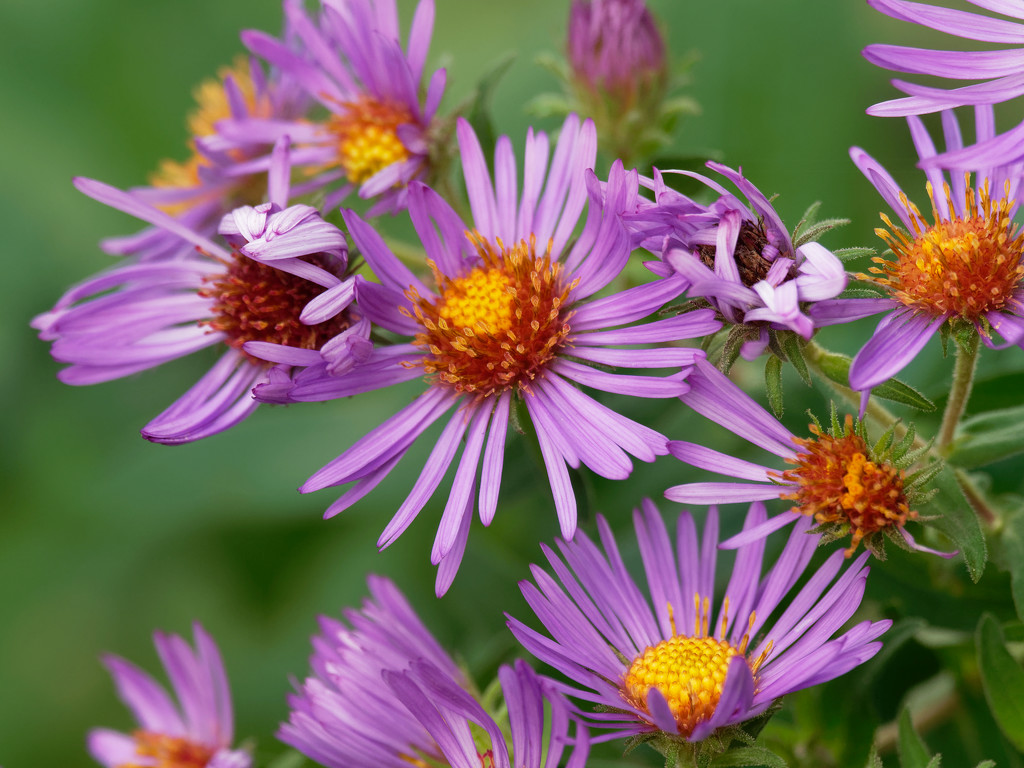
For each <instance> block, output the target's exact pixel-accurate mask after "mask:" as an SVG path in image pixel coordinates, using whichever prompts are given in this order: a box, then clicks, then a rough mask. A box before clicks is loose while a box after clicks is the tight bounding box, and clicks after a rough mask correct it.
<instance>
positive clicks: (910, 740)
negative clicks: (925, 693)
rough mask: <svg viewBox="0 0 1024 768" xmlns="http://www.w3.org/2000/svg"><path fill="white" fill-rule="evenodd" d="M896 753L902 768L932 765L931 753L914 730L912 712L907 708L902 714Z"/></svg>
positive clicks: (923, 767)
mask: <svg viewBox="0 0 1024 768" xmlns="http://www.w3.org/2000/svg"><path fill="white" fill-rule="evenodd" d="M896 751H897V752H899V756H900V768H928V766H929V765H931V760H932V756H931V753H930V752H929V751H928V747H927V746H926V745H925V743H924V741H923V740H922V739H921V737H920V736H919V735H918V733H917V731H916V730H914V723H913V722H912V721H911V719H910V710H909V709H906V708H904V710H903V712H902V713H901V714H900V721H899V726H898V739H897V741H896Z"/></svg>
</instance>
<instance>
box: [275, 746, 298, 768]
mask: <svg viewBox="0 0 1024 768" xmlns="http://www.w3.org/2000/svg"><path fill="white" fill-rule="evenodd" d="M304 765H306V757H305V755H303V754H302V753H301V752H296V751H295V750H294V749H290V750H288V751H287V752H285V753H284V754H281V755H278V756H277V757H275V758H274V759H273V760H271V761H270V762H269V763H267V768H301V766H304Z"/></svg>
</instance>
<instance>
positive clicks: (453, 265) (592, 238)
mask: <svg viewBox="0 0 1024 768" xmlns="http://www.w3.org/2000/svg"><path fill="white" fill-rule="evenodd" d="M457 133H458V139H459V146H460V149H461V153H462V162H463V167H464V169H465V178H466V189H467V190H468V192H469V199H470V205H471V208H472V211H473V218H474V222H473V225H472V227H468V226H467V225H466V224H465V223H463V221H462V220H461V219H460V218H459V216H458V215H457V214H456V213H455V212H454V211H453V210H452V209H451V208H450V207H449V206H448V204H447V203H446V202H444V201H443V200H442V199H441V198H440V197H439V196H438V195H437V194H436V193H435V192H433V191H432V190H431V189H429V188H428V187H426V186H424V185H421V184H418V183H413V184H412V185H411V186H410V189H409V212H410V214H411V217H412V221H413V225H414V226H415V228H416V231H417V233H418V234H419V236H420V238H421V240H422V242H423V245H424V247H425V248H426V251H427V256H428V258H429V261H428V263H429V264H430V267H431V270H432V271H433V273H434V284H435V285H436V287H435V288H431V287H428V286H427V285H426V284H424V283H423V282H421V281H420V279H419V278H418V277H416V276H415V275H414V274H413V273H412V272H411V271H409V269H408V268H407V267H406V266H404V265H403V264H402V263H401V262H400V261H399V260H398V259H397V258H396V257H395V256H394V255H393V254H392V253H391V251H390V250H389V249H388V248H387V246H386V245H385V244H384V242H383V240H382V239H381V238H380V236H379V235H377V234H376V233H375V232H374V231H373V230H372V229H371V228H370V227H369V226H368V225H367V224H366V223H365V222H364V221H363V220H362V219H360V218H359V217H358V216H357V215H356V214H355V213H353V212H351V211H349V212H346V214H345V221H346V223H347V224H348V228H349V232H350V234H351V237H352V239H353V241H354V243H355V244H356V245H357V246H358V248H359V251H360V253H361V254H362V255H363V256H364V257H365V259H366V261H367V263H368V264H369V265H370V267H371V268H372V269H373V272H374V273H375V274H376V275H377V276H378V277H379V279H380V282H379V283H371V282H368V281H360V282H358V283H357V289H356V290H357V296H358V300H359V305H360V308H361V311H362V312H364V313H365V315H366V317H367V318H368V319H369V320H370V321H372V322H373V323H374V324H376V325H379V326H380V327H382V328H385V329H387V330H389V331H392V332H394V333H396V334H400V335H402V336H404V337H406V338H407V339H408V341H406V342H405V343H400V344H396V345H394V346H392V347H389V348H386V349H381V350H378V351H375V352H374V353H373V354H372V355H371V356H370V357H369V358H368V359H367V360H366V361H365V362H364V363H363V364H361V365H359V366H356V367H354V368H353V369H352V370H351V371H350V372H349V373H348V374H346V375H345V376H331V375H330V374H329V373H328V371H327V370H326V366H325V365H324V364H321V365H318V366H310V367H309V368H307V369H305V370H303V371H301V372H300V373H298V374H296V375H295V378H294V383H292V384H291V385H289V386H287V387H283V388H282V387H277V386H262V387H258V388H257V390H256V396H257V397H258V398H263V399H272V400H275V401H285V402H296V401H314V400H329V399H334V398H339V397H348V396H350V395H353V394H358V393H360V392H365V391H369V390H373V389H378V388H380V387H384V386H388V385H391V384H395V383H398V382H400V381H407V380H410V379H414V378H421V377H422V378H424V382H425V391H424V393H423V394H422V395H420V396H419V397H418V398H416V400H415V401H413V403H412V404H411V405H409V406H407V407H406V408H404V409H403V410H402V411H400V412H399V413H397V414H396V415H395V416H393V417H391V418H390V419H388V420H387V421H385V422H384V423H383V424H382V425H381V426H379V427H378V428H376V429H374V430H373V431H371V432H370V433H369V434H367V435H366V436H365V437H363V438H362V439H360V440H358V441H357V442H356V443H355V444H354V445H353V446H352V447H351V448H349V449H348V450H347V451H345V452H344V453H343V454H342V455H341V456H339V457H338V458H337V459H335V460H334V461H332V462H330V463H329V464H327V465H326V466H325V467H324V468H323V469H321V470H320V471H318V472H317V473H315V474H314V475H313V476H312V477H311V478H310V479H309V480H307V481H306V483H305V484H304V485H303V486H302V487H301V488H300V490H301V491H303V492H308V491H315V490H319V489H322V488H327V487H331V486H336V485H343V484H346V483H354V485H353V487H352V488H351V489H350V490H349V491H348V492H347V493H346V494H345V495H343V496H342V497H341V498H340V499H339V500H338V501H337V502H335V503H334V504H332V505H331V507H330V508H329V509H328V510H327V513H326V514H327V516H331V515H334V514H337V513H338V512H340V511H341V510H343V509H345V508H347V507H348V506H350V505H351V504H353V503H354V502H355V501H356V500H358V499H360V498H362V497H363V496H364V495H365V494H366V493H368V492H369V491H370V490H372V489H373V488H374V487H376V486H377V484H378V483H380V482H381V481H382V480H383V479H384V478H385V477H386V476H387V475H388V473H389V472H390V471H391V470H392V469H393V468H394V466H395V465H396V464H397V463H398V461H399V460H400V459H401V458H402V456H403V455H404V454H405V452H406V451H407V450H408V449H409V447H410V446H411V445H412V443H413V442H414V441H415V440H416V438H417V437H419V436H420V435H421V434H422V433H423V432H424V431H425V430H426V429H427V428H428V427H429V426H430V425H431V424H432V423H434V422H435V421H437V420H438V419H439V418H440V417H441V416H442V415H444V414H445V413H448V412H450V411H453V410H454V414H453V415H452V416H451V418H450V420H449V421H448V423H447V425H446V426H445V428H444V430H443V432H442V434H441V437H440V438H439V440H438V442H437V444H436V445H435V447H434V449H433V452H432V454H431V456H430V458H429V459H428V460H427V464H426V466H425V467H424V470H423V472H422V474H421V475H420V477H419V479H418V480H417V482H416V484H415V486H414V487H413V489H412V492H411V493H410V494H409V496H408V498H407V499H406V500H405V502H404V503H403V504H402V506H401V507H400V508H399V510H398V512H397V513H396V514H395V516H394V518H393V519H392V520H391V522H390V523H389V524H388V526H387V527H386V528H385V530H384V533H383V534H382V535H381V537H380V539H379V541H378V545H379V546H380V547H385V546H387V545H388V544H390V543H391V542H392V541H394V540H395V539H396V538H397V537H398V536H399V535H400V534H401V533H402V532H403V531H404V530H405V529H406V527H407V526H408V525H409V524H410V523H411V522H412V520H413V519H414V518H415V516H416V515H417V514H418V513H419V511H420V510H421V509H422V508H423V506H424V505H425V504H426V503H427V501H428V500H429V498H430V496H431V495H432V494H433V493H434V491H435V490H436V488H437V487H438V485H439V484H440V482H441V480H442V478H443V477H444V475H445V472H446V471H447V470H448V468H449V466H450V465H451V464H452V462H453V460H454V457H455V453H456V451H457V450H458V448H459V446H460V444H461V443H462V442H463V440H465V449H464V451H463V454H462V458H461V460H460V461H459V462H458V470H457V471H456V474H455V480H454V484H453V487H452V490H451V493H450V495H449V498H448V502H447V504H446V506H445V510H444V513H443V515H442V518H441V523H440V527H439V528H438V532H437V537H436V539H435V541H434V547H433V551H432V554H431V560H432V562H433V563H434V564H435V565H436V564H440V565H441V568H440V570H439V573H438V582H437V590H438V594H442V593H443V592H444V591H445V590H446V589H447V588H448V586H449V585H450V584H451V580H452V578H454V575H455V571H456V570H457V568H458V564H459V562H460V561H461V559H462V554H463V551H464V548H465V544H466V539H467V536H468V534H469V523H470V520H471V518H472V513H473V510H474V507H475V506H476V502H475V499H474V496H475V495H476V493H477V489H479V509H480V519H481V521H482V522H483V523H484V524H485V525H489V524H490V522H491V520H492V519H493V517H494V513H495V509H496V506H497V499H498V487H499V484H500V481H501V471H502V464H503V461H504V450H505V448H504V446H505V438H506V433H507V431H508V423H509V416H510V412H511V408H512V406H513V401H516V400H518V401H521V402H522V403H523V404H524V405H525V409H526V411H527V413H528V414H529V418H530V420H531V422H532V424H533V427H534V430H535V432H536V435H537V440H538V442H539V444H540V450H541V453H542V455H543V460H544V464H545V467H546V469H547V473H548V479H549V481H550V484H551V489H552V493H553V494H554V500H555V507H556V509H557V511H558V518H559V522H560V523H561V529H562V534H563V536H565V537H566V538H571V537H572V534H573V533H574V531H575V529H576V499H575V496H574V494H573V490H572V485H571V482H570V476H569V467H574V468H575V467H578V466H579V465H580V464H581V463H582V464H585V465H587V466H588V467H589V468H590V469H592V470H593V471H594V472H596V473H597V474H599V475H601V476H602V477H607V478H612V479H624V478H626V477H628V476H629V474H630V472H631V471H632V462H631V460H630V458H629V455H630V454H631V455H633V456H635V457H637V458H639V459H641V460H643V461H653V460H654V459H655V457H656V456H661V455H664V454H665V453H666V451H667V449H666V447H665V445H666V443H667V438H665V437H664V436H663V435H660V434H659V433H657V432H656V431H654V430H652V429H649V428H648V427H645V426H643V425H641V424H637V423H636V422H634V421H631V420H630V419H627V418H625V417H624V416H621V415H619V414H618V413H616V412H615V411H613V410H611V409H610V408H608V407H607V406H605V405H602V404H601V403H599V402H597V401H596V400H594V399H593V398H591V397H590V396H588V395H586V394H584V393H583V392H582V391H581V390H579V389H577V388H576V387H575V386H574V384H582V385H584V386H586V387H592V388H595V389H600V390H603V391H606V392H615V393H621V394H630V395H634V396H637V397H675V396H678V395H679V394H681V393H682V392H684V391H685V390H686V384H685V382H684V381H683V380H682V379H683V376H684V375H685V371H686V370H687V369H688V367H689V366H691V365H692V364H693V361H694V360H695V359H697V358H700V357H702V356H703V353H701V352H700V351H699V350H695V349H689V348H681V347H672V346H667V345H665V343H666V342H674V341H677V340H680V339H686V338H692V337H695V336H701V335H704V334H707V333H711V332H714V331H716V330H717V329H718V328H719V327H720V326H719V323H717V322H716V321H715V320H714V318H713V317H712V314H713V313H712V312H711V311H710V310H706V311H703V312H693V313H689V314H687V315H685V316H681V317H673V318H668V319H662V320H655V321H653V322H648V323H645V324H642V325H632V326H630V325H629V324H631V323H635V322H636V321H639V320H645V319H647V318H649V317H650V316H651V315H652V313H654V312H656V311H657V310H658V309H659V308H660V307H661V306H662V305H663V304H664V303H665V302H666V301H669V300H671V299H672V298H674V297H675V296H677V295H678V294H679V292H680V291H681V290H682V288H683V286H684V283H683V281H682V279H681V278H678V277H671V278H668V279H664V280H657V281H654V282H652V283H648V284H645V285H640V286H637V287H635V288H630V289H627V290H624V291H620V292H618V293H612V294H611V295H608V296H605V297H602V298H600V299H595V300H592V301H587V299H591V298H592V297H593V296H594V294H595V293H597V292H598V291H600V290H602V289H604V288H606V287H607V286H608V285H609V284H610V283H611V282H612V281H613V280H614V279H615V278H616V277H617V276H618V275H619V273H620V272H621V271H622V269H623V268H624V267H625V265H626V262H627V261H628V259H629V255H630V247H629V237H628V235H627V234H626V231H625V229H624V227H623V225H622V222H621V221H620V218H619V216H618V212H619V211H621V210H625V209H626V208H628V207H629V206H630V205H633V204H634V202H635V197H636V194H637V177H636V175H635V172H633V173H631V174H627V173H625V172H624V171H623V170H622V166H621V164H617V165H616V166H615V167H614V168H613V170H612V172H611V176H610V178H609V181H608V184H607V185H606V190H605V192H606V194H605V204H604V206H600V205H598V204H596V203H595V202H594V201H593V200H592V201H591V205H590V208H589V211H588V215H587V218H586V221H585V223H584V225H583V228H582V231H581V232H580V233H579V236H578V237H576V238H575V239H572V238H573V233H574V232H575V230H576V226H577V223H578V219H579V217H580V214H581V212H582V210H583V207H584V204H585V202H586V198H587V180H588V175H589V177H590V182H591V189H592V192H593V194H594V196H595V197H597V196H599V195H600V194H601V190H599V189H598V185H597V183H596V181H595V180H594V179H593V176H592V173H591V172H590V171H589V168H590V167H591V166H592V165H593V162H594V155H595V133H594V126H593V123H591V122H590V121H586V122H584V123H583V124H582V125H581V124H580V122H579V120H578V119H577V118H576V117H575V116H571V117H570V118H569V119H568V120H566V122H565V124H564V125H563V127H562V130H561V133H560V136H559V140H558V145H557V147H556V148H555V152H554V157H553V160H552V162H551V166H550V168H549V167H548V163H547V160H548V139H547V136H546V135H544V134H543V133H537V134H534V133H533V132H532V131H531V132H530V133H529V134H528V136H527V140H526V160H525V169H524V179H523V190H522V197H521V199H520V198H519V196H518V195H517V193H516V170H515V169H516V161H515V157H514V155H513V152H512V147H511V142H510V141H509V140H508V137H502V138H501V139H500V140H499V141H498V143H497V149H496V154H495V169H496V171H495V179H494V184H493V186H492V181H491V177H490V175H489V173H488V170H487V163H486V161H485V160H484V156H483V152H482V150H481V147H480V144H479V142H478V141H477V138H476V136H475V134H474V133H473V131H472V129H471V128H470V127H469V124H468V123H466V122H465V121H460V122H459V124H458V128H457ZM545 177H546V178H545ZM542 188H543V192H542ZM616 326H626V327H616ZM650 343H653V344H662V346H660V347H658V348H655V349H629V348H625V349H624V348H622V345H637V344H650ZM592 363H597V364H599V365H605V366H616V367H624V368H675V369H676V370H679V369H680V368H683V367H685V368H683V370H682V371H681V372H680V373H676V374H674V375H671V376H668V377H654V376H640V375H623V374H620V373H613V372H609V371H607V370H601V369H599V368H595V367H592V366H591V365H590V364H592ZM485 444H486V447H485ZM478 473H479V475H480V476H479V480H478V477H477V475H478Z"/></svg>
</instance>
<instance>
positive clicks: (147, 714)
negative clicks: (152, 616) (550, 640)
mask: <svg viewBox="0 0 1024 768" xmlns="http://www.w3.org/2000/svg"><path fill="white" fill-rule="evenodd" d="M193 636H194V638H195V650H193V649H192V648H190V647H189V644H188V642H186V641H185V640H184V639H183V638H181V637H179V636H178V635H165V634H164V633H162V632H157V633H155V634H154V635H153V642H154V644H155V645H156V649H157V652H158V653H159V654H160V660H161V661H162V662H163V665H164V669H165V670H167V676H168V678H170V682H171V688H172V690H173V692H174V698H171V696H169V695H168V694H167V691H166V690H165V689H164V687H163V686H162V685H160V684H159V683H158V682H156V681H155V680H154V679H153V678H152V677H150V676H149V675H148V674H146V673H145V672H143V671H142V670H141V669H139V668H138V667H136V666H135V665H134V664H132V663H131V662H130V661H126V660H125V659H122V658H119V657H117V656H107V657H105V658H104V660H103V661H104V664H105V665H106V667H107V669H109V670H110V674H111V676H112V677H113V678H114V685H116V686H117V692H118V695H119V696H120V697H121V699H122V700H123V701H124V703H125V704H126V705H127V706H128V708H129V709H131V711H132V714H133V715H135V719H136V720H137V721H138V724H139V727H138V730H136V731H134V732H133V733H132V734H131V735H128V734H126V733H118V732H117V731H111V730H108V729H106V728H96V729H94V730H92V731H90V732H89V752H90V754H91V755H92V756H93V758H95V759H96V760H97V761H98V762H100V763H102V764H103V765H105V766H107V768H126V767H128V766H132V767H134V766H140V767H141V766H153V768H249V766H251V765H252V757H251V756H250V755H249V753H248V752H246V751H244V750H233V749H231V742H232V740H233V738H234V735H233V731H234V718H233V715H232V710H231V694H230V692H229V691H228V680H227V676H226V675H225V674H224V664H223V662H222V661H221V658H220V653H219V652H218V650H217V646H216V645H215V644H214V642H213V639H212V638H211V637H210V636H209V635H208V634H206V632H205V631H204V630H203V628H202V627H201V626H199V624H196V625H195V626H194V627H193ZM174 699H177V701H175V700H174Z"/></svg>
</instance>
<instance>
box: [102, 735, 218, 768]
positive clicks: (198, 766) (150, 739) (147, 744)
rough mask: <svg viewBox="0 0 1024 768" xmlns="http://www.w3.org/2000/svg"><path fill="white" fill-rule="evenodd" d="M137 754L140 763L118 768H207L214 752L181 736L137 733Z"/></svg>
mask: <svg viewBox="0 0 1024 768" xmlns="http://www.w3.org/2000/svg"><path fill="white" fill-rule="evenodd" d="M132 737H133V738H134V739H135V754H136V755H138V756H139V757H140V758H144V760H143V761H142V762H139V763H122V764H121V765H119V766H117V768H205V766H206V764H207V763H208V762H209V761H210V758H211V757H213V753H214V750H212V749H210V748H209V747H204V746H203V745H202V744H196V743H195V742H193V741H189V740H188V739H185V738H182V737H180V736H166V735H164V734H162V733H152V732H150V731H136V732H135V733H134V734H132Z"/></svg>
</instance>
